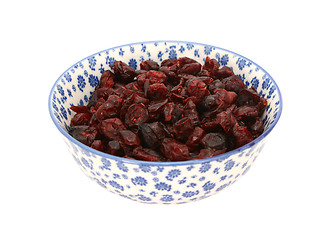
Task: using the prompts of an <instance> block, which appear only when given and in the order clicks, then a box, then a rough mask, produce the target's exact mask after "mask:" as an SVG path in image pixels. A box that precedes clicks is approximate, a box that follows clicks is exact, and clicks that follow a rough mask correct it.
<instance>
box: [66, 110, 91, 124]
mask: <svg viewBox="0 0 327 240" xmlns="http://www.w3.org/2000/svg"><path fill="white" fill-rule="evenodd" d="M91 116H92V115H91V113H83V112H82V113H77V114H75V115H74V117H73V118H72V120H71V122H70V125H71V126H79V125H89V123H90V119H91Z"/></svg>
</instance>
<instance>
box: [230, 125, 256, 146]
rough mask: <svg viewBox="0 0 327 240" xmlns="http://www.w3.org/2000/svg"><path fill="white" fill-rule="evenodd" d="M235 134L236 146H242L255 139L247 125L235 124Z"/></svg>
mask: <svg viewBox="0 0 327 240" xmlns="http://www.w3.org/2000/svg"><path fill="white" fill-rule="evenodd" d="M233 135H234V137H235V143H236V147H241V146H243V145H245V144H247V143H249V142H251V141H252V140H253V137H252V134H251V133H250V132H249V131H248V129H247V128H246V126H241V125H239V124H235V125H234V127H233Z"/></svg>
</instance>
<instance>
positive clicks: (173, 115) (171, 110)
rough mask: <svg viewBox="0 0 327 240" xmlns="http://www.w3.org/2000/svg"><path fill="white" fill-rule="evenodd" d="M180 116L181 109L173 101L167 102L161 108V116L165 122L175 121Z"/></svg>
mask: <svg viewBox="0 0 327 240" xmlns="http://www.w3.org/2000/svg"><path fill="white" fill-rule="evenodd" d="M181 116H182V110H181V109H180V108H179V107H178V105H177V104H175V103H173V102H169V103H167V104H166V105H165V106H164V108H163V117H164V120H165V121H166V122H172V123H175V122H176V121H178V120H179V119H180V118H181Z"/></svg>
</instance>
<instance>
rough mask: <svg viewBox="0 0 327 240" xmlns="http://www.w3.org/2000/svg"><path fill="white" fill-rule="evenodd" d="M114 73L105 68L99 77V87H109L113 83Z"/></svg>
mask: <svg viewBox="0 0 327 240" xmlns="http://www.w3.org/2000/svg"><path fill="white" fill-rule="evenodd" d="M114 79H115V75H114V73H113V72H112V71H110V70H105V71H104V72H103V73H102V75H101V78H100V88H111V87H113V86H114V84H115V81H114Z"/></svg>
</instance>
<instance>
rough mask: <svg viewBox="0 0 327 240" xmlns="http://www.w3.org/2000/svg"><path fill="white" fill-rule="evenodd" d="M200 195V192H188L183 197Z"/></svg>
mask: <svg viewBox="0 0 327 240" xmlns="http://www.w3.org/2000/svg"><path fill="white" fill-rule="evenodd" d="M198 194H199V190H196V191H186V192H184V193H183V194H182V196H183V197H186V198H190V197H193V196H195V195H198Z"/></svg>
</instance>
